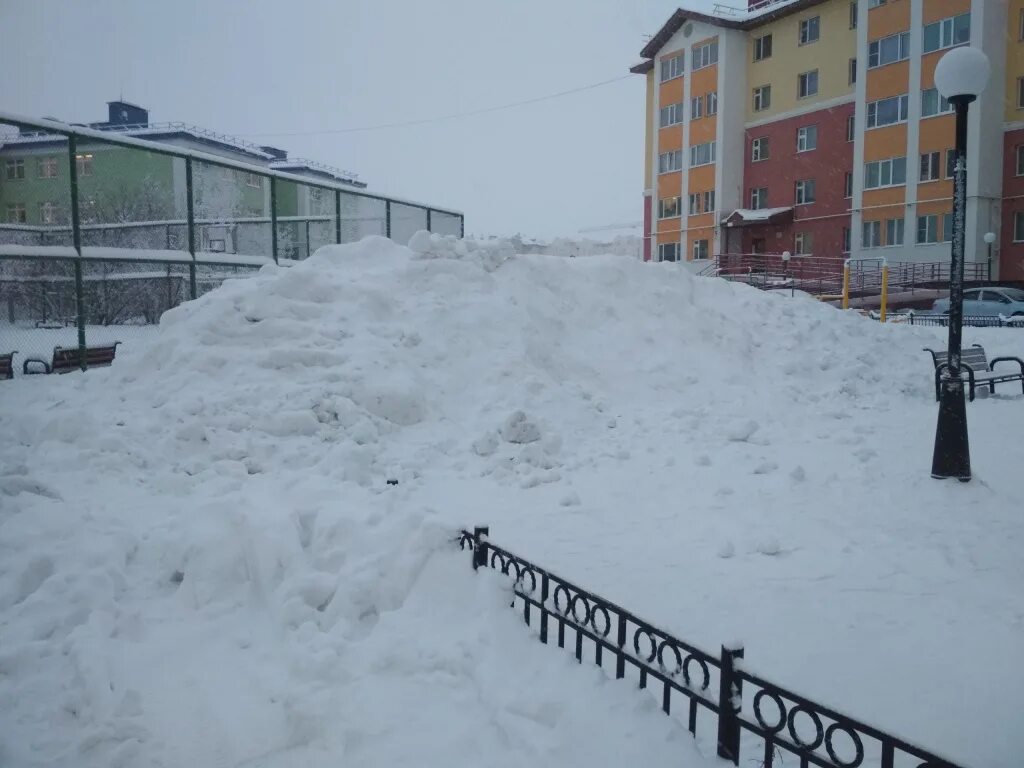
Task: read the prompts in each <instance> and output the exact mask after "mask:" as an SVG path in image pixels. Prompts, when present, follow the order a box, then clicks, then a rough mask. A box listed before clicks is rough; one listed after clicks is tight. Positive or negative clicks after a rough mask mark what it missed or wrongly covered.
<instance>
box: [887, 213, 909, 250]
mask: <svg viewBox="0 0 1024 768" xmlns="http://www.w3.org/2000/svg"><path fill="white" fill-rule="evenodd" d="M906 225H907V220H906V219H905V218H902V217H901V218H898V219H886V220H885V247H886V248H897V247H899V246H901V245H903V243H904V242H905V235H906ZM897 241H899V242H897Z"/></svg>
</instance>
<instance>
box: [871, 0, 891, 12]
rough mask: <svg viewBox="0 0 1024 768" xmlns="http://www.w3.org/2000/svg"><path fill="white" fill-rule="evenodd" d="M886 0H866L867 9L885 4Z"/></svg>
mask: <svg viewBox="0 0 1024 768" xmlns="http://www.w3.org/2000/svg"><path fill="white" fill-rule="evenodd" d="M886 1H887V0H868V10H871V9H872V8H877V7H878V6H880V5H885V3H886Z"/></svg>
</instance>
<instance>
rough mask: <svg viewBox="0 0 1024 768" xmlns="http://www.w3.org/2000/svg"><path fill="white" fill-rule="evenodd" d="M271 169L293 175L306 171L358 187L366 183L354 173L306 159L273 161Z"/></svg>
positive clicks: (294, 158) (293, 158) (296, 158)
mask: <svg viewBox="0 0 1024 768" xmlns="http://www.w3.org/2000/svg"><path fill="white" fill-rule="evenodd" d="M270 167H271V168H275V169H277V170H280V171H291V172H293V173H303V172H305V171H309V172H312V173H314V174H316V175H318V176H320V175H323V176H327V177H328V178H331V179H334V180H335V181H340V182H342V183H343V184H352V185H353V186H356V187H365V186H366V182H363V181H359V177H358V176H357V175H356V174H354V173H352V171H345V170H342V169H341V168H335V167H334V166H333V165H327V164H325V163H320V162H317V161H316V160H307V159H306V158H304V157H292V158H288V159H285V160H272V161H271V162H270Z"/></svg>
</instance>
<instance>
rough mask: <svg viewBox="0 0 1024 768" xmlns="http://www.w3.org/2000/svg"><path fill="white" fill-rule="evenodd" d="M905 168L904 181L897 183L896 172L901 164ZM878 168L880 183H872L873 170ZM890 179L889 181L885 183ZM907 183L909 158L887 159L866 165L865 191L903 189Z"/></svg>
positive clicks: (872, 161) (873, 161)
mask: <svg viewBox="0 0 1024 768" xmlns="http://www.w3.org/2000/svg"><path fill="white" fill-rule="evenodd" d="M900 161H902V166H903V181H896V180H895V179H896V175H897V173H896V170H897V168H898V167H899V165H900V164H901V163H900ZM872 167H877V173H878V183H877V184H872V183H871V182H870V177H871V168H872ZM886 177H888V181H883V180H884V179H885V178H886ZM906 183H907V158H906V157H887V158H885V159H883V160H871V161H869V162H867V163H864V189H887V188H889V187H903V186H906Z"/></svg>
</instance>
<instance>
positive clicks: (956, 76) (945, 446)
mask: <svg viewBox="0 0 1024 768" xmlns="http://www.w3.org/2000/svg"><path fill="white" fill-rule="evenodd" d="M988 75H989V63H988V57H987V56H986V55H985V54H984V53H982V52H981V50H979V49H978V48H970V47H961V48H954V49H953V50H951V51H950V52H949V53H947V54H946V55H944V56H943V57H942V59H941V60H940V61H939V63H938V65H937V66H936V67H935V87H936V88H937V89H938V91H939V93H940V94H941V95H942V96H944V97H945V98H946V99H947V100H948V101H949V103H950V104H952V105H953V107H954V109H955V110H956V145H955V149H954V152H955V160H956V163H955V165H954V170H953V247H952V256H951V259H950V265H949V344H948V358H947V359H948V363H947V367H946V369H945V371H944V372H943V374H942V380H941V386H940V389H939V418H938V424H937V425H936V428H935V450H934V453H933V454H932V477H935V478H947V477H955V478H956V479H957V480H960V481H961V482H967V481H968V480H970V479H971V452H970V447H969V444H968V441H967V407H966V403H965V402H964V382H963V379H962V378H961V377H960V349H961V340H962V337H963V320H964V249H965V240H966V237H965V234H966V233H965V228H966V223H967V220H966V219H967V108H968V106H969V105H970V103H971V102H972V101H974V100H975V99H976V98H977V97H978V94H980V93H981V92H982V91H983V90H985V84H986V83H987V82H988Z"/></svg>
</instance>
